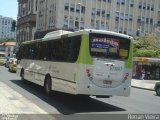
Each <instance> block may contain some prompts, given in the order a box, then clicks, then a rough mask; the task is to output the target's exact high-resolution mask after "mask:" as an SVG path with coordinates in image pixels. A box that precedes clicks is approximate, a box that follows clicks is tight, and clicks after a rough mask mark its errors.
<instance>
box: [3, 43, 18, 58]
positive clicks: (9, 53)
mask: <svg viewBox="0 0 160 120" xmlns="http://www.w3.org/2000/svg"><path fill="white" fill-rule="evenodd" d="M15 48H16V42H4V43H1V44H0V52H5V56H6V57H14V54H15Z"/></svg>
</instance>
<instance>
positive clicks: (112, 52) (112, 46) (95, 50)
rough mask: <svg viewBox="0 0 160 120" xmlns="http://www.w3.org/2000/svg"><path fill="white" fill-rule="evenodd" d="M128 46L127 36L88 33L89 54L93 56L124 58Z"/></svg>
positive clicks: (127, 51)
mask: <svg viewBox="0 0 160 120" xmlns="http://www.w3.org/2000/svg"><path fill="white" fill-rule="evenodd" d="M129 48H130V40H129V39H127V38H123V37H119V36H113V35H107V34H98V33H90V54H91V56H93V57H102V58H110V59H119V60H126V59H128V56H129Z"/></svg>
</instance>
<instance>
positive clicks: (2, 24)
mask: <svg viewBox="0 0 160 120" xmlns="http://www.w3.org/2000/svg"><path fill="white" fill-rule="evenodd" d="M13 21H15V20H14V19H13V18H10V17H4V16H1V15H0V39H5V38H14V39H15V38H16V32H15V31H12V22H13Z"/></svg>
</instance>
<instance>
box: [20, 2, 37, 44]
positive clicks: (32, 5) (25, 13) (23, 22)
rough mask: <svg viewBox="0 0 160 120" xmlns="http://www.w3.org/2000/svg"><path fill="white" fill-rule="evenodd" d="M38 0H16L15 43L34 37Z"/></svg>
mask: <svg viewBox="0 0 160 120" xmlns="http://www.w3.org/2000/svg"><path fill="white" fill-rule="evenodd" d="M37 2H38V0H18V17H17V43H18V45H19V44H20V43H21V42H23V41H27V40H31V39H34V33H35V31H36V14H37Z"/></svg>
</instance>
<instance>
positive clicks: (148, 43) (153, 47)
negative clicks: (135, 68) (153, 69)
mask: <svg viewBox="0 0 160 120" xmlns="http://www.w3.org/2000/svg"><path fill="white" fill-rule="evenodd" d="M134 56H135V57H156V58H160V35H158V34H157V35H154V34H148V35H146V36H143V37H137V38H135V41H134Z"/></svg>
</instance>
